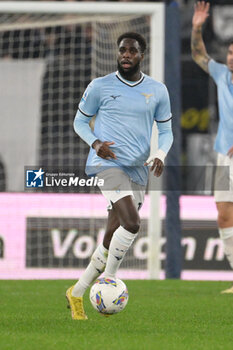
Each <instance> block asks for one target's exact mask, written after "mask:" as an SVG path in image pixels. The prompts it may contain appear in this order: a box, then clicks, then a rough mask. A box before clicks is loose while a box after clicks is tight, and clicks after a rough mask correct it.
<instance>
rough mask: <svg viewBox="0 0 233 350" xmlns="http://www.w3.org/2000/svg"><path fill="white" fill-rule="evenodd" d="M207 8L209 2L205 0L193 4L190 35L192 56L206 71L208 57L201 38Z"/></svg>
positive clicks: (207, 13)
mask: <svg viewBox="0 0 233 350" xmlns="http://www.w3.org/2000/svg"><path fill="white" fill-rule="evenodd" d="M209 8H210V4H209V3H208V2H205V1H198V2H197V3H196V4H195V8H194V14H193V20H192V35H191V50H192V58H193V60H194V61H195V62H196V63H197V64H198V65H199V66H200V67H201V68H202V69H203V70H204V71H205V72H206V73H208V62H209V60H210V57H209V55H208V54H207V52H206V48H205V44H204V41H203V38H202V26H203V24H204V23H205V21H206V19H207V18H208V16H209Z"/></svg>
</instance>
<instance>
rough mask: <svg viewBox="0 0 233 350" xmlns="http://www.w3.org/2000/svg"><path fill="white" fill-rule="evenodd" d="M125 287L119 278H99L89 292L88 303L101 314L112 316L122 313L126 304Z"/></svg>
mask: <svg viewBox="0 0 233 350" xmlns="http://www.w3.org/2000/svg"><path fill="white" fill-rule="evenodd" d="M128 299H129V294H128V290H127V287H126V285H125V283H124V282H123V281H121V280H120V279H119V278H116V279H115V280H113V279H110V278H99V279H97V280H96V282H95V283H94V284H93V286H92V287H91V290H90V301H91V304H92V306H93V307H94V309H96V310H97V311H98V312H100V313H101V314H105V315H112V314H116V313H118V312H120V311H122V310H123V309H124V308H125V307H126V304H127V302H128Z"/></svg>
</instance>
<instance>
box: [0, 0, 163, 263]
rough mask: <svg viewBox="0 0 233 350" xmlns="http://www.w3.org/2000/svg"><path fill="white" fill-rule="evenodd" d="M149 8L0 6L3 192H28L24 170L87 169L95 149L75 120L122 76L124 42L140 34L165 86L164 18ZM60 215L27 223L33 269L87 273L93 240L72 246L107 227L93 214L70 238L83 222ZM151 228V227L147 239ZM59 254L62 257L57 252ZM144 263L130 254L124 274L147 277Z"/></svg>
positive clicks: (146, 67)
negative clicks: (120, 44)
mask: <svg viewBox="0 0 233 350" xmlns="http://www.w3.org/2000/svg"><path fill="white" fill-rule="evenodd" d="M110 5H111V6H110ZM145 5H146V6H145ZM147 5H148V4H140V5H139V4H132V3H131V4H130V6H129V4H113V3H112V4H106V3H63V4H61V3H52V2H51V3H46V2H41V3H38V2H37V3H35V2H34V3H33V2H22V3H21V2H2V3H0V69H1V71H2V72H3V77H2V79H1V82H0V87H1V97H0V99H1V106H2V111H3V113H2V116H1V125H2V127H1V128H0V150H1V152H0V191H7V192H11V191H15V192H22V191H23V190H24V183H23V181H22V179H23V178H24V168H23V166H22V165H24V166H35V167H44V168H46V167H49V169H57V168H59V169H60V170H64V169H66V170H67V169H74V168H75V167H80V168H83V169H84V167H85V162H86V158H87V154H88V151H89V147H88V146H87V145H86V144H85V143H84V142H83V141H82V140H81V139H80V138H79V137H78V136H77V135H76V134H75V133H74V130H73V119H74V116H75V113H76V110H77V107H78V104H79V101H80V98H81V96H82V94H83V92H84V90H85V88H86V86H87V84H88V83H89V82H90V81H91V80H92V79H93V78H96V77H99V76H103V75H106V74H108V73H110V72H112V71H115V70H116V50H117V46H116V40H117V38H118V36H119V35H120V34H122V33H123V32H126V31H136V32H139V33H141V34H142V35H143V36H144V37H145V38H146V40H147V42H148V43H149V49H148V51H147V53H146V57H145V60H144V62H143V67H142V70H143V72H145V73H146V74H150V75H151V76H153V77H155V78H156V79H158V80H162V75H163V58H162V56H163V28H162V20H161V18H162V14H163V12H162V10H161V8H162V7H161V5H159V4H157V5H159V6H157V7H156V6H155V5H154V4H153V5H152V4H151V5H150V8H149V7H148V6H147ZM112 6H113V7H112ZM106 7H107V9H106ZM156 16H157V17H156ZM160 17H161V18H160ZM155 18H157V24H156V23H155ZM158 19H159V20H158ZM155 46H157V48H156V47H155ZM156 50H160V52H159V53H158V52H157V53H156ZM153 55H154V56H153ZM152 61H153V64H152ZM46 191H48V189H47V190H46ZM51 191H52V192H53V191H54V189H53V188H51ZM55 191H57V190H56V189H55ZM86 191H87V189H86V188H85V189H83V192H86ZM37 192H38V191H37ZM35 195H36V194H35ZM38 195H39V194H38ZM61 196H62V194H61ZM51 198H52V197H50V204H49V206H53V203H52V202H51ZM44 205H45V206H46V204H44ZM90 208H91V205H90ZM61 211H62V208H61ZM48 212H49V210H48ZM57 215H58V216H59V220H58V218H57V217H56V213H53V214H50V215H49V216H48V217H47V218H46V215H45V214H43V217H40V216H37V215H34V214H33V213H32V214H31V215H30V217H28V218H27V233H26V235H27V236H26V256H27V258H26V266H27V267H46V266H47V267H59V268H63V267H66V268H73V267H79V268H83V267H85V265H86V262H87V261H86V260H87V259H88V258H89V257H90V255H91V252H92V250H93V249H94V246H93V247H92V245H91V247H92V248H90V249H89V250H90V251H89V254H86V255H85V254H84V252H85V251H86V250H87V247H89V245H88V239H87V241H86V240H85V239H84V240H83V241H82V240H80V242H79V244H80V246H79V248H77V246H78V243H76V248H77V250H76V253H75V254H74V247H73V248H72V244H73V245H74V244H75V242H76V241H77V237H81V236H82V234H83V235H84V233H85V235H86V234H87V233H88V235H89V236H91V237H92V238H93V239H94V241H95V242H96V239H97V238H96V234H97V232H100V231H101V230H102V229H103V227H104V223H103V220H102V221H101V220H100V221H99V222H97V221H98V220H97V219H96V218H95V217H93V215H92V212H91V209H90V213H89V216H90V218H89V219H86V218H85V219H84V218H83V219H82V220H83V221H82V220H81V221H82V222H83V224H81V228H80V227H79V228H78V231H79V232H76V234H75V235H72V234H71V233H70V232H73V231H72V230H73V229H77V226H79V223H80V220H79V219H77V220H76V219H74V218H72V219H70V220H69V215H68V214H67V211H66V216H65V217H64V218H63V219H62V218H61V217H60V216H61V214H59V210H58V211H57ZM77 218H79V213H77ZM146 227H147V221H145V224H144V225H143V230H144V235H146V231H147V229H146ZM69 235H70V236H69ZM67 237H68V238H67ZM72 237H73V238H72ZM69 240H70V241H69ZM68 241H69V243H70V246H68V245H67V249H65V248H64V246H65V244H68ZM56 244H57V245H56ZM59 244H60V245H59ZM146 244H148V242H147V243H146ZM59 247H60V248H61V250H62V247H63V248H64V250H63V253H61V251H60V253H59V252H58V251H57V250H56V249H58V248H59ZM58 250H59V249H58ZM144 250H147V247H146V245H145V246H143V248H142V252H144ZM54 251H56V252H57V254H58V255H57V256H55V257H54ZM77 251H78V252H80V254H78V253H77ZM59 254H60V255H59ZM142 256H143V258H142V259H138V260H137V259H134V258H133V253H132V252H131V253H129V254H128V256H127V257H126V258H125V261H124V263H123V265H122V268H127V267H130V268H134V269H147V258H146V254H142ZM131 260H132V261H131Z"/></svg>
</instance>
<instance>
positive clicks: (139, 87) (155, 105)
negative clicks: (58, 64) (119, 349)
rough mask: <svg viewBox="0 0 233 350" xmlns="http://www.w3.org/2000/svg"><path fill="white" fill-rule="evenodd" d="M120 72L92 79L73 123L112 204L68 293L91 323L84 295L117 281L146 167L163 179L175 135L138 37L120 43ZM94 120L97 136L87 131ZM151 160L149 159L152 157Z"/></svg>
mask: <svg viewBox="0 0 233 350" xmlns="http://www.w3.org/2000/svg"><path fill="white" fill-rule="evenodd" d="M117 45H118V57H117V64H118V71H117V72H113V73H111V74H109V75H106V76H104V77H101V78H97V79H94V80H93V81H92V82H91V83H90V84H89V86H88V87H87V89H86V91H85V92H84V94H83V97H82V99H81V102H80V104H79V108H78V111H77V114H76V116H75V120H74V129H75V131H76V133H77V134H78V135H79V136H80V137H81V138H82V139H83V140H84V141H86V142H87V143H88V145H89V146H90V152H89V155H88V158H87V163H86V173H87V175H96V174H97V175H98V177H99V178H101V179H104V188H103V189H101V188H100V189H101V191H102V194H103V195H104V197H105V198H106V199H107V201H108V203H109V207H108V210H109V212H108V221H107V227H106V231H105V235H104V239H103V243H102V244H100V245H99V246H98V247H97V248H96V250H95V252H94V253H93V255H92V257H91V261H90V263H89V265H88V266H87V268H86V270H85V271H84V273H83V274H82V276H81V277H80V279H79V281H78V282H77V283H76V284H75V285H74V286H72V287H70V288H69V289H68V290H67V292H66V297H67V299H68V302H69V305H70V308H71V312H72V318H73V319H78V320H84V319H87V316H86V315H85V312H84V309H83V295H84V292H85V291H86V289H87V288H88V287H89V286H90V284H91V283H92V282H93V281H94V280H95V279H96V278H97V277H98V276H99V275H100V274H101V273H102V272H103V271H105V274H104V276H105V277H106V278H107V277H108V278H111V279H115V278H116V272H117V270H118V268H119V266H120V263H121V261H122V259H123V258H124V256H125V254H126V252H127V250H128V249H129V247H130V246H131V245H132V243H133V241H134V240H135V238H136V236H137V233H138V231H139V227H140V217H139V214H138V210H139V209H140V207H141V205H142V203H143V199H144V193H145V186H146V184H147V178H148V167H147V165H149V164H151V163H152V166H151V171H152V172H153V174H154V175H155V176H157V177H158V176H160V175H161V173H162V171H163V167H164V159H165V156H166V154H167V152H168V151H169V149H170V147H171V145H172V142H173V134H172V127H171V111H170V101H169V96H168V92H167V89H166V87H165V85H164V84H162V83H160V82H158V81H156V80H154V79H152V78H151V77H149V76H147V75H145V74H144V73H142V72H141V69H140V66H141V62H142V60H143V58H144V52H145V49H146V41H145V39H144V38H143V37H142V36H141V35H140V34H138V33H134V32H129V33H124V34H122V35H121V36H120V37H119V38H118V40H117ZM94 115H96V120H95V126H94V131H92V130H91V128H90V126H89V122H90V119H91V118H92V117H93V116H94ZM154 121H156V123H157V127H158V150H157V152H156V153H155V155H154V156H151V157H149V153H150V139H151V134H152V126H153V124H154ZM148 157H149V158H148Z"/></svg>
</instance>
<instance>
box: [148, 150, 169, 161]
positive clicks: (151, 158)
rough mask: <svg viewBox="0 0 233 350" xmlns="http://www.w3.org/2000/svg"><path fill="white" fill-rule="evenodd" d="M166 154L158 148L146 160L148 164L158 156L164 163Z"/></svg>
mask: <svg viewBox="0 0 233 350" xmlns="http://www.w3.org/2000/svg"><path fill="white" fill-rule="evenodd" d="M166 155H167V154H166V153H165V152H164V151H163V150H161V149H158V151H157V152H156V153H155V154H154V155H152V156H150V157H149V158H148V159H147V161H146V162H147V163H148V164H150V163H151V162H153V161H154V159H155V158H159V159H160V160H161V161H162V162H163V163H164V160H165V157H166Z"/></svg>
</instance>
